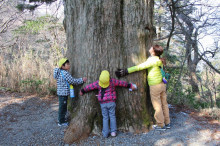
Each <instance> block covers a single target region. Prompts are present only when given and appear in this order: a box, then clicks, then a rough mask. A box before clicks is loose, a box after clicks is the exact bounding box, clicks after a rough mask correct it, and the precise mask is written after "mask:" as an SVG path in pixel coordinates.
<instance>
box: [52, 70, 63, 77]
mask: <svg viewBox="0 0 220 146" xmlns="http://www.w3.org/2000/svg"><path fill="white" fill-rule="evenodd" d="M60 71H61V69H60V68H55V69H54V72H53V77H54V78H55V79H58V78H59V75H60Z"/></svg>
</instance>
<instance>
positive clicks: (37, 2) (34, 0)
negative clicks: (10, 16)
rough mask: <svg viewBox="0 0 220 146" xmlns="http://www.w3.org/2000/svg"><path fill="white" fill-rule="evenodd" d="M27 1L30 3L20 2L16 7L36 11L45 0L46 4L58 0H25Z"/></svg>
mask: <svg viewBox="0 0 220 146" xmlns="http://www.w3.org/2000/svg"><path fill="white" fill-rule="evenodd" d="M24 1H26V2H28V3H29V4H18V5H17V6H16V8H17V9H18V10H19V11H24V10H30V11H34V10H35V9H36V8H37V7H38V6H40V5H41V4H43V3H44V2H45V3H46V4H51V3H53V2H55V1H57V0H29V1H27V0H24ZM31 3H34V4H31Z"/></svg>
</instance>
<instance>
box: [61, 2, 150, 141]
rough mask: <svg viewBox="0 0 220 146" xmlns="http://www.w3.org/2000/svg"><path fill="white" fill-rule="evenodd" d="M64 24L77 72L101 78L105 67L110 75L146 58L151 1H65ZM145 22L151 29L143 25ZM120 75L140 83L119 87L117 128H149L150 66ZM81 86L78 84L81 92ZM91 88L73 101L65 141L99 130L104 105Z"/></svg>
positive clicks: (74, 71)
mask: <svg viewBox="0 0 220 146" xmlns="http://www.w3.org/2000/svg"><path fill="white" fill-rule="evenodd" d="M64 5H65V23H64V24H65V28H66V33H67V45H68V53H67V56H68V58H69V59H70V63H71V64H72V68H71V73H72V74H73V76H74V77H83V76H86V77H88V81H87V83H86V84H89V83H92V82H94V81H96V80H98V78H99V75H100V73H101V71H102V70H105V69H107V70H108V71H109V72H110V75H111V77H112V78H115V75H114V71H115V70H116V69H117V68H127V67H130V66H133V65H136V64H139V63H141V62H143V61H145V60H146V59H147V52H148V49H149V48H150V46H151V45H152V39H153V38H152V37H153V25H152V24H153V0H139V1H133V0H126V1H125V0H120V1H119V0H74V1H73V0H66V1H65V4H64ZM146 26H148V28H150V29H149V30H147V29H145V28H146ZM122 80H126V81H129V82H133V83H136V84H137V86H138V90H137V91H134V92H129V91H128V89H123V88H118V89H117V101H116V103H117V107H116V118H117V126H118V129H123V130H128V131H131V132H136V133H139V132H143V131H147V130H148V127H149V125H150V122H151V114H150V109H151V108H150V107H151V106H150V100H149V96H147V95H149V92H148V91H147V86H146V84H147V82H146V71H141V72H138V73H134V74H132V75H129V76H127V77H125V78H122ZM78 92H79V87H78V88H77V87H75V94H76V95H78ZM95 94H97V92H95V91H93V92H90V93H87V94H85V95H84V96H83V97H78V96H77V97H76V98H75V99H74V100H73V104H72V105H73V106H72V109H73V110H72V120H71V123H70V126H69V127H68V129H67V131H66V133H65V137H64V141H65V142H66V143H72V142H74V141H76V140H80V139H83V138H85V137H87V136H88V135H89V134H90V133H91V132H93V133H100V132H101V129H102V117H101V111H100V105H99V103H98V101H97V99H96V96H95Z"/></svg>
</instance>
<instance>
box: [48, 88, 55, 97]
mask: <svg viewBox="0 0 220 146" xmlns="http://www.w3.org/2000/svg"><path fill="white" fill-rule="evenodd" d="M48 90H49V94H50V95H56V94H57V89H56V88H55V87H49V88H48Z"/></svg>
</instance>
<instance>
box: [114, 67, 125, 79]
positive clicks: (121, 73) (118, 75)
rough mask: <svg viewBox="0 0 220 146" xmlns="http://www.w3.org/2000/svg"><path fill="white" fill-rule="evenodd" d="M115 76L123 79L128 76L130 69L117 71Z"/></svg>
mask: <svg viewBox="0 0 220 146" xmlns="http://www.w3.org/2000/svg"><path fill="white" fill-rule="evenodd" d="M115 75H116V76H117V77H118V78H120V77H123V76H126V75H128V69H127V68H126V69H119V68H118V69H117V70H116V71H115Z"/></svg>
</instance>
